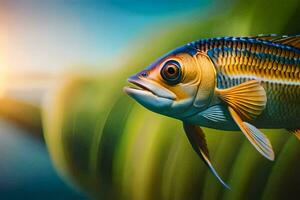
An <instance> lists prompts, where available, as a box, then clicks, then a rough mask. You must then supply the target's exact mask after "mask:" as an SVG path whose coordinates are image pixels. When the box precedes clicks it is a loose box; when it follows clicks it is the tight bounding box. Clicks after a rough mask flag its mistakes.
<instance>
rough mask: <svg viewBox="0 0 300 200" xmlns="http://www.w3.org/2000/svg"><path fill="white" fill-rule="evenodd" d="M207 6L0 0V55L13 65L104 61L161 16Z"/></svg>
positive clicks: (52, 66) (131, 0) (51, 66)
mask: <svg viewBox="0 0 300 200" xmlns="http://www.w3.org/2000/svg"><path fill="white" fill-rule="evenodd" d="M207 5H209V2H208V1H196V0H190V1H178V0H177V1H167V0H162V1H158V0H154V1H150V0H146V1H138V0H128V1H121V0H110V1H109V0H102V1H93V0H39V1H38V0H26V1H22V0H2V1H1V2H0V13H1V14H0V23H1V24H2V25H1V26H0V27H1V29H2V30H4V31H2V36H0V42H1V43H2V44H4V45H3V46H2V47H0V51H1V52H4V53H3V54H2V56H1V58H2V60H3V62H4V63H5V65H7V66H9V68H11V69H17V70H38V71H40V70H46V71H49V70H50V71H55V70H57V69H59V68H62V67H66V66H70V65H73V64H78V63H79V64H87V65H97V66H99V63H100V62H102V63H107V64H109V63H111V61H112V60H113V58H114V56H116V55H117V54H119V53H121V52H122V51H123V50H124V49H126V47H127V46H128V45H130V42H131V41H132V40H135V39H137V38H139V37H142V36H143V33H145V30H151V31H153V32H155V31H160V30H161V29H163V26H162V25H161V23H162V22H163V21H165V20H169V21H171V22H172V20H173V21H174V23H176V21H177V20H178V18H179V19H181V20H183V19H184V18H185V17H186V16H188V14H189V13H191V12H194V11H195V10H199V9H201V8H203V7H206V6H207ZM175 16H176V17H175ZM149 35H150V33H149Z"/></svg>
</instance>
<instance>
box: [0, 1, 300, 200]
mask: <svg viewBox="0 0 300 200" xmlns="http://www.w3.org/2000/svg"><path fill="white" fill-rule="evenodd" d="M299 13H300V2H299V1H298V0H286V1H284V2H282V1H280V0H273V1H272V3H271V2H269V1H261V0H253V1H246V0H225V1H221V0H189V1H179V0H174V1H170V0H160V1H158V0H151V1H150V0H145V1H138V0H127V1H121V0H99V1H94V0H26V1H23V0H0V70H1V73H0V117H1V119H0V198H1V199H25V198H26V199H89V198H92V199H125V200H126V199H130V200H135V199H136V200H148V199H149V200H153V199H162V200H166V199H170V200H175V199H177V200H182V199H189V200H194V199H209V200H211V199H230V200H232V199H284V198H286V197H287V194H288V197H289V199H299V198H297V195H298V191H297V190H298V188H299V186H300V172H299V170H298V169H299V168H300V160H299V158H300V144H299V141H297V139H296V138H295V137H293V136H291V135H290V134H288V133H287V132H286V131H284V130H276V131H275V130H264V132H265V133H266V134H267V136H268V137H269V138H270V140H271V142H272V144H273V148H274V150H275V153H276V160H275V161H274V162H269V161H267V160H266V159H264V158H263V157H261V156H260V155H259V154H258V153H257V152H256V151H255V149H254V148H253V147H251V145H250V144H249V143H248V141H246V140H245V138H244V137H243V136H242V134H240V133H238V132H234V133H228V132H222V131H216V130H213V129H206V130H205V131H206V132H207V138H208V145H209V149H210V151H211V157H212V162H213V163H214V165H215V166H216V168H217V169H218V171H219V172H220V174H221V176H222V177H223V178H224V180H225V181H226V182H227V183H229V185H230V186H231V188H232V189H231V190H226V189H224V188H222V186H221V185H220V184H219V183H218V182H217V180H216V179H215V178H214V177H213V176H212V175H211V173H210V172H209V171H208V170H207V168H206V167H205V166H204V164H203V163H202V161H201V160H200V159H199V158H198V157H197V155H196V154H195V153H194V152H193V150H192V149H191V146H190V145H189V143H188V141H187V139H186V137H185V135H184V133H183V131H182V128H181V123H180V122H178V121H176V120H173V119H169V118H167V117H163V116H159V115H157V114H154V113H151V112H150V111H148V110H146V109H144V108H142V107H141V106H140V105H138V104H136V103H135V102H134V101H133V100H131V99H130V98H129V97H127V96H126V95H125V94H123V91H122V88H123V86H124V85H126V78H127V77H128V76H129V75H130V74H132V73H134V72H137V71H139V70H141V69H142V68H144V67H146V66H147V65H149V64H150V63H151V62H152V61H154V60H155V59H157V58H158V57H160V56H161V55H163V54H164V53H166V52H168V51H170V50H172V49H174V48H175V47H177V46H180V45H183V44H185V43H187V42H190V41H193V40H197V39H200V38H207V37H218V36H248V35H257V34H261V33H277V34H299V33H300V16H299Z"/></svg>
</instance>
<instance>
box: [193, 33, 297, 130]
mask: <svg viewBox="0 0 300 200" xmlns="http://www.w3.org/2000/svg"><path fill="white" fill-rule="evenodd" d="M191 45H192V46H193V47H194V48H196V49H197V50H200V51H203V52H205V53H207V54H208V55H209V56H210V58H211V59H212V61H213V62H214V64H215V67H216V71H217V87H218V88H220V89H225V88H230V87H233V86H235V85H239V84H241V83H243V82H246V81H249V80H253V79H256V80H261V82H262V85H263V87H264V88H265V90H266V93H267V99H268V101H267V105H266V109H265V110H264V111H263V113H262V114H261V115H260V116H259V117H258V118H257V119H256V120H255V122H254V125H256V126H257V127H265V128H268V127H273V128H274V127H278V128H280V127H290V128H299V124H300V106H299V103H300V50H299V49H297V48H295V47H291V46H288V45H283V44H277V43H274V42H270V41H264V40H259V39H253V38H247V37H245V38H234V37H227V38H226V37H224V38H215V39H209V40H199V41H196V42H193V43H191ZM287 102H289V103H287Z"/></svg>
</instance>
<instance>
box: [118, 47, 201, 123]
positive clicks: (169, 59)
mask: <svg viewBox="0 0 300 200" xmlns="http://www.w3.org/2000/svg"><path fill="white" fill-rule="evenodd" d="M197 59H198V58H197V52H196V51H195V49H193V48H190V47H189V46H185V47H181V48H178V49H176V50H175V51H172V52H170V53H168V54H167V55H165V56H163V57H161V58H159V59H158V60H157V61H155V62H154V63H152V64H151V65H150V66H148V67H147V68H146V69H144V70H142V71H140V72H138V73H136V74H134V75H132V76H130V77H129V78H128V81H129V82H130V83H131V85H132V86H129V87H125V88H124V91H125V92H126V93H127V94H128V95H129V96H131V97H132V98H133V99H135V100H136V101H137V102H138V103H140V104H141V105H143V106H144V107H146V108H148V109H149V110H151V111H153V112H156V113H159V114H163V115H166V116H170V117H173V118H178V119H184V118H185V117H187V116H190V115H191V114H193V113H196V112H198V111H199V108H197V107H195V106H194V102H195V99H196V97H197V93H198V90H199V86H200V85H201V84H200V83H201V77H202V74H201V66H199V62H198V60H197Z"/></svg>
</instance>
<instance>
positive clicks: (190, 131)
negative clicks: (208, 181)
mask: <svg viewBox="0 0 300 200" xmlns="http://www.w3.org/2000/svg"><path fill="white" fill-rule="evenodd" d="M183 128H184V131H185V133H186V135H187V137H188V139H189V141H190V143H191V145H192V147H193V149H194V151H195V152H196V153H197V154H198V155H199V156H200V158H201V159H202V160H203V161H204V163H205V164H206V165H207V166H208V168H209V169H210V171H211V172H212V173H213V175H214V176H215V177H216V178H217V179H218V180H219V182H220V183H221V184H222V185H223V186H224V187H225V188H227V189H230V187H229V186H228V185H227V184H226V183H225V182H224V181H223V180H222V178H221V177H220V176H219V174H218V173H217V171H216V170H215V168H214V167H213V165H212V164H211V162H210V158H209V151H208V147H207V142H206V139H205V134H204V132H203V130H202V129H201V128H200V127H199V126H196V125H191V124H187V123H183Z"/></svg>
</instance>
